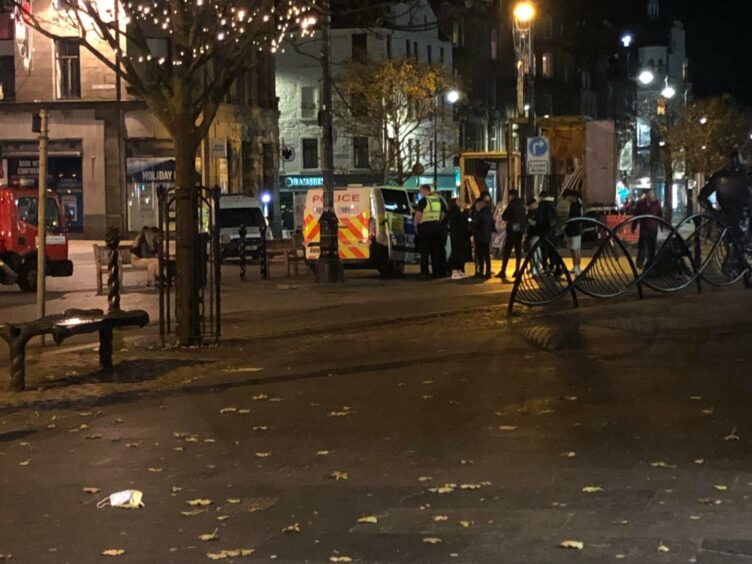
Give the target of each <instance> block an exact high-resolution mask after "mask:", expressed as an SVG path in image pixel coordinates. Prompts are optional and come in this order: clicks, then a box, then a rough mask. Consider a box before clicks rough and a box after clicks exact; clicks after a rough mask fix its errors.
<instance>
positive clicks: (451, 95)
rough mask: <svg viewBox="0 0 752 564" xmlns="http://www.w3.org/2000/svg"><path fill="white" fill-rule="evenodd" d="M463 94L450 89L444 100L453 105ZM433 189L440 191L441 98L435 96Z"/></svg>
mask: <svg viewBox="0 0 752 564" xmlns="http://www.w3.org/2000/svg"><path fill="white" fill-rule="evenodd" d="M461 97H462V93H461V92H460V91H459V90H457V89H456V88H450V89H449V90H447V91H446V93H445V94H444V98H445V99H446V101H447V102H449V103H450V104H451V105H454V104H456V103H457V102H459V101H460V98H461ZM433 189H434V190H438V189H439V96H438V92H437V93H436V95H435V96H434V111H433Z"/></svg>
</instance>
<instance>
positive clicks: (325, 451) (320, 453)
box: [316, 450, 334, 456]
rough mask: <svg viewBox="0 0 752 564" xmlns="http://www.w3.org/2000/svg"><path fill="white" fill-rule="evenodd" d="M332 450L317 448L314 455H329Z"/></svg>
mask: <svg viewBox="0 0 752 564" xmlns="http://www.w3.org/2000/svg"><path fill="white" fill-rule="evenodd" d="M333 452H334V451H333V450H318V451H316V456H329V455H330V454H332V453H333Z"/></svg>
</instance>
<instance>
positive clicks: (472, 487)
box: [460, 484, 483, 490]
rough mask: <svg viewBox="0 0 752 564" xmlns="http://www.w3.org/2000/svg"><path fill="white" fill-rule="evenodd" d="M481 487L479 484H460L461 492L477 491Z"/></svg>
mask: <svg viewBox="0 0 752 564" xmlns="http://www.w3.org/2000/svg"><path fill="white" fill-rule="evenodd" d="M482 487H483V486H481V485H480V484H460V489H461V490H479V489H480V488H482Z"/></svg>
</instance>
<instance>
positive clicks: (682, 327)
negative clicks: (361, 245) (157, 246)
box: [0, 278, 752, 564]
mask: <svg viewBox="0 0 752 564" xmlns="http://www.w3.org/2000/svg"><path fill="white" fill-rule="evenodd" d="M262 286H263V285H262ZM500 287H501V286H500V285H489V284H487V285H473V284H469V283H468V284H467V285H462V284H460V285H456V286H450V285H449V284H448V283H445V282H437V283H429V284H423V285H421V284H419V283H418V282H417V281H413V280H405V281H398V282H388V283H383V282H381V281H379V280H378V279H372V278H364V279H363V280H354V281H353V282H350V283H348V284H346V285H345V286H342V287H338V288H335V289H331V290H329V289H316V287H310V288H309V286H307V285H306V283H305V282H300V283H298V282H292V283H288V282H287V281H277V282H272V283H270V284H267V285H266V286H265V287H263V288H260V289H258V290H255V291H254V292H255V293H251V294H248V293H247V292H248V291H249V290H248V289H244V290H243V292H244V293H243V294H242V295H243V296H245V300H246V301H248V302H250V301H251V298H253V299H254V300H255V301H258V299H257V298H262V300H261V301H263V302H264V303H263V304H256V303H255V301H254V305H252V306H251V305H249V306H248V307H249V308H251V307H252V308H254V309H253V311H254V312H255V313H256V314H257V315H259V316H262V318H263V319H264V322H263V323H260V322H257V321H256V318H255V317H254V318H247V317H244V316H242V315H238V316H237V318H235V319H234V321H233V322H232V323H229V324H228V325H229V327H231V328H232V329H231V331H230V333H231V336H230V337H229V338H228V339H227V340H225V341H223V342H222V343H221V344H220V345H219V346H217V347H210V348H207V349H202V350H189V351H173V350H161V349H159V348H155V347H153V345H152V344H151V343H150V341H149V339H146V340H139V341H125V342H122V343H121V344H120V345H119V347H118V352H117V355H116V356H117V360H118V362H119V364H118V366H117V368H116V370H115V372H114V374H112V375H107V374H103V373H99V372H97V371H96V359H95V358H94V357H95V356H96V355H93V354H91V351H89V350H87V349H86V348H85V347H84V348H82V349H78V350H76V351H71V350H70V349H68V350H65V349H48V350H45V351H44V352H41V351H39V350H35V351H32V354H31V355H30V360H32V362H33V363H34V364H33V370H30V372H31V373H32V374H30V383H31V384H32V388H33V389H32V390H31V391H29V392H25V393H23V394H14V395H11V394H8V393H2V394H0V402H1V405H3V407H1V408H0V471H1V472H2V476H3V478H2V480H0V498H1V499H2V500H3V510H2V511H1V512H0V554H2V555H6V556H7V555H8V554H11V555H12V560H11V561H12V562H32V563H35V564H36V563H46V562H50V563H60V562H71V563H82V562H97V561H101V560H103V559H104V560H106V557H104V556H101V553H102V552H103V551H105V550H109V549H118V550H124V551H125V553H124V554H123V555H122V556H119V557H116V558H119V560H116V561H122V562H144V563H151V562H160V563H161V562H176V563H184V562H208V561H212V560H211V558H222V556H227V558H223V560H224V561H228V562H246V561H248V562H253V561H258V562H271V561H274V562H285V563H290V564H293V563H302V562H349V561H352V562H383V563H388V562H395V563H397V562H399V563H402V562H405V563H408V562H409V563H413V562H425V563H439V562H463V563H499V562H503V563H521V564H524V563H536V564H538V563H546V564H548V563H559V562H593V563H596V562H597V563H602V562H610V561H621V560H625V561H628V562H639V563H654V562H655V563H659V562H700V563H704V564H717V563H737V562H746V561H748V560H752V541H750V535H749V531H750V530H752V513H750V507H751V505H750V504H751V503H752V502H751V501H750V495H752V472H750V468H751V467H752V466H750V463H752V440H750V438H751V437H752V412H751V411H750V410H749V408H748V401H747V398H748V397H749V393H750V391H752V390H751V389H750V388H751V387H752V386H751V385H750V382H749V380H748V375H749V366H750V361H752V340H750V338H749V333H750V329H751V328H752V319H750V314H749V312H750V311H752V292H748V291H744V290H742V289H740V288H735V289H728V290H724V291H708V292H706V293H704V294H703V295H699V296H698V295H696V294H694V293H692V292H689V291H688V292H685V293H681V294H678V295H676V296H660V297H656V296H648V298H647V299H646V300H645V301H643V302H635V301H633V300H624V301H617V302H613V303H608V304H593V303H588V302H586V306H585V307H583V308H581V309H580V310H577V311H574V310H571V309H567V308H566V307H562V308H558V309H553V310H547V311H545V312H532V311H528V310H521V313H520V314H519V315H518V316H516V317H515V318H514V319H512V320H509V319H507V318H506V317H505V315H504V311H503V307H501V306H502V303H501V302H502V301H503V298H504V296H503V295H502V294H500V293H499V292H500V290H499V288H500ZM81 293H82V294H83V292H81ZM390 295H397V296H399V297H398V298H397V299H395V301H394V302H386V301H385V300H384V299H383V298H384V296H390ZM311 296H315V297H316V298H315V299H316V300H317V301H316V303H315V304H312V305H311V307H310V310H311V311H315V312H318V315H317V316H315V318H316V319H322V320H321V321H318V322H317V323H316V324H313V325H312V326H310V327H306V326H304V325H303V326H299V325H300V324H301V323H302V322H304V321H305V315H304V316H302V317H301V316H296V314H295V313H294V310H295V304H300V303H306V302H307V301H310V300H311V299H312V298H311ZM3 297H4V296H3ZM410 298H412V300H411V301H410ZM0 299H2V298H0ZM285 303H288V305H287V308H288V309H286V310H285V309H282V310H281V311H282V313H280V314H279V316H278V317H279V318H278V319H277V316H275V315H274V311H275V310H276V308H278V307H280V306H281V305H282V306H284V304H285ZM274 304H276V305H274ZM239 311H240V310H239ZM413 311H415V312H417V313H418V315H416V317H415V318H413V319H411V318H410V313H411V312H413ZM346 312H350V313H351V314H352V315H353V316H359V317H354V319H355V320H356V323H352V322H351V320H350V319H348V318H346V316H345V313H346ZM305 314H306V315H309V314H310V312H308V311H306V312H305ZM327 315H328V316H330V317H331V319H324V318H325V316H327ZM263 316H266V317H263ZM390 318H391V319H392V320H391V321H386V320H387V319H390ZM259 325H263V326H262V327H259ZM296 327H297V329H296ZM84 488H96V489H98V490H99V491H97V492H96V493H87V492H86V491H84ZM127 488H136V489H139V490H142V491H143V492H144V502H145V504H146V506H145V507H144V508H142V509H139V510H127V509H114V508H103V509H97V508H96V503H97V501H99V500H100V499H102V498H104V497H105V496H106V495H107V494H109V493H112V492H115V491H119V490H123V489H127ZM194 500H209V501H210V502H211V503H210V504H209V505H206V506H201V505H197V506H192V505H190V504H189V502H191V501H194ZM202 503H205V502H202ZM212 533H214V537H216V538H214V537H212V538H213V540H201V538H200V536H201V535H212ZM204 538H206V537H204ZM562 543H569V545H570V546H575V547H577V546H580V545H579V544H578V543H582V549H581V550H580V549H577V548H561V546H562ZM240 549H244V550H245V549H247V550H249V551H250V550H253V552H252V553H251V554H248V555H245V556H242V555H241V556H232V555H233V554H236V553H235V552H232V551H234V550H240ZM222 551H231V552H222Z"/></svg>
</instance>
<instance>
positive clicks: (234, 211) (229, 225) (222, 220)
mask: <svg viewBox="0 0 752 564" xmlns="http://www.w3.org/2000/svg"><path fill="white" fill-rule="evenodd" d="M216 223H217V227H218V228H219V245H220V250H221V253H222V258H231V257H237V256H238V255H239V252H238V250H239V248H240V245H239V241H240V226H241V225H243V226H245V229H246V235H245V252H246V256H247V257H248V258H254V259H255V258H258V257H259V255H260V254H261V227H262V226H264V227H265V228H266V238H267V240H268V239H271V238H272V233H271V230H270V229H269V223H268V222H267V221H266V218H265V217H264V208H263V206H262V205H261V202H260V201H259V199H258V198H252V197H250V196H245V195H242V194H222V195H221V196H220V197H219V209H218V210H217V217H216Z"/></svg>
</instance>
